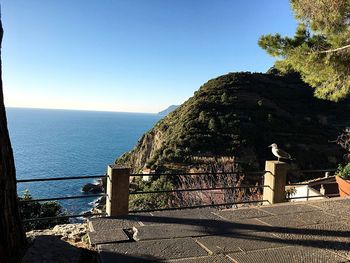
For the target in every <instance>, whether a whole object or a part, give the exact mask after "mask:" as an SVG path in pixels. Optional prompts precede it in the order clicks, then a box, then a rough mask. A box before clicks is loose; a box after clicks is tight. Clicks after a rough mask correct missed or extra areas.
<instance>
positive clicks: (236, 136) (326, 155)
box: [116, 72, 350, 170]
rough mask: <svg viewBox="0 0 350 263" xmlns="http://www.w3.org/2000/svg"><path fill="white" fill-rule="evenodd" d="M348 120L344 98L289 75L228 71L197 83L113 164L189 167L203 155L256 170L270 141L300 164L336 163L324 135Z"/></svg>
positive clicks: (336, 156) (331, 135)
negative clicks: (322, 94)
mask: <svg viewBox="0 0 350 263" xmlns="http://www.w3.org/2000/svg"><path fill="white" fill-rule="evenodd" d="M347 120H350V118H349V103H348V102H347V101H344V102H341V103H334V102H329V101H323V100H319V99H316V98H314V96H313V90H312V89H311V88H310V87H309V86H308V85H306V84H305V83H303V82H302V81H301V80H300V79H299V78H298V77H296V76H295V75H290V76H278V75H274V74H262V73H244V72H242V73H230V74H227V75H224V76H220V77H218V78H215V79H212V80H209V81H208V82H207V83H205V84H204V85H203V86H201V87H200V89H199V90H198V91H196V92H195V93H194V96H193V97H191V98H190V99H188V100H187V101H186V102H185V103H183V104H182V105H181V106H180V107H179V108H177V109H176V110H175V111H173V112H171V113H170V114H169V115H167V116H166V117H165V118H163V119H162V120H160V121H159V122H158V123H157V124H156V125H155V126H154V128H153V129H151V130H150V131H149V132H147V133H145V134H144V135H143V136H142V138H141V139H140V140H139V142H138V143H137V145H136V147H135V148H134V149H133V150H132V151H130V152H128V153H125V154H124V155H122V156H121V157H119V158H118V159H117V160H116V163H118V164H122V165H127V166H130V167H132V168H134V170H140V169H142V168H143V167H150V168H152V169H158V170H167V169H176V170H188V169H189V168H193V167H195V166H196V165H198V164H199V165H200V164H201V163H203V162H205V160H208V157H222V156H225V157H233V156H234V157H235V158H237V159H238V160H239V161H241V162H243V163H245V164H247V166H249V169H252V170H254V169H262V168H263V164H264V161H265V160H266V159H273V156H272V154H271V152H270V149H269V148H267V146H268V145H270V144H271V143H274V142H275V143H277V144H278V145H279V146H280V147H281V148H283V149H285V150H286V151H288V152H289V153H290V154H291V155H292V156H293V157H294V158H296V160H297V161H296V165H297V166H299V167H300V168H303V169H310V168H329V167H335V166H336V164H337V163H338V162H340V161H341V159H342V154H343V153H342V152H341V150H340V148H339V146H337V145H335V144H332V143H329V142H328V140H331V139H335V138H336V137H337V135H338V134H339V133H340V131H341V130H342V129H344V127H345V125H346V121H347ZM209 159H210V158H209Z"/></svg>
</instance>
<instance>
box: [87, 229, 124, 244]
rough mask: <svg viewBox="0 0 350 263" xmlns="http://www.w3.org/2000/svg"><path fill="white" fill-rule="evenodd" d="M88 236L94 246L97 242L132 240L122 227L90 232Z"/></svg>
mask: <svg viewBox="0 0 350 263" xmlns="http://www.w3.org/2000/svg"><path fill="white" fill-rule="evenodd" d="M88 237H89V242H90V245H94V246H95V245H97V244H105V243H113V242H126V241H130V239H129V237H128V236H127V235H126V233H125V232H124V231H123V229H121V228H116V229H110V230H100V231H97V232H95V231H93V232H89V233H88Z"/></svg>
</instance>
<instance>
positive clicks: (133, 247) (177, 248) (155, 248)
mask: <svg viewBox="0 0 350 263" xmlns="http://www.w3.org/2000/svg"><path fill="white" fill-rule="evenodd" d="M98 250H99V253H100V257H101V259H102V262H103V263H110V262H123V263H132V262H152V261H163V262H164V260H169V259H178V258H190V257H199V256H207V255H208V253H207V252H206V251H205V250H204V249H203V248H201V247H200V246H199V245H198V244H197V243H196V242H195V241H194V240H193V239H191V238H179V239H167V240H152V241H142V242H131V243H115V244H103V245H99V246H98Z"/></svg>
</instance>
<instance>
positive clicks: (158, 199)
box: [129, 177, 173, 210]
mask: <svg viewBox="0 0 350 263" xmlns="http://www.w3.org/2000/svg"><path fill="white" fill-rule="evenodd" d="M172 189H173V185H172V183H171V182H170V181H169V180H166V178H165V177H160V178H158V179H156V180H153V179H152V180H150V181H148V182H147V181H142V178H141V177H135V178H133V181H132V183H131V185H130V190H131V191H144V192H146V191H159V190H172ZM170 203H171V195H170V194H169V193H155V194H136V195H130V201H129V207H130V210H141V209H155V208H166V207H169V206H170Z"/></svg>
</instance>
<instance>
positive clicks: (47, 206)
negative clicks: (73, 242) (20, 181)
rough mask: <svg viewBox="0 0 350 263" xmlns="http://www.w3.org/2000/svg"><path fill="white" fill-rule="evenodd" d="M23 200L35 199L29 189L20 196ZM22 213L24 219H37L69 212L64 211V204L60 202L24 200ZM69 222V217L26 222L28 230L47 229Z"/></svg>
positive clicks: (64, 214) (21, 208) (25, 225)
mask: <svg viewBox="0 0 350 263" xmlns="http://www.w3.org/2000/svg"><path fill="white" fill-rule="evenodd" d="M18 199H19V200H20V201H21V200H23V201H29V200H33V197H32V196H31V195H30V193H29V191H28V190H25V191H24V193H23V196H20V197H18ZM20 213H21V217H22V219H35V218H40V217H56V216H66V215H67V213H66V212H64V211H63V209H62V206H61V205H60V204H59V203H58V202H53V201H50V202H36V201H33V202H24V203H21V204H20ZM67 223H69V219H68V218H59V219H54V220H38V221H30V222H25V223H24V228H25V230H26V231H30V230H33V229H46V228H51V227H54V226H55V225H59V224H67Z"/></svg>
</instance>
